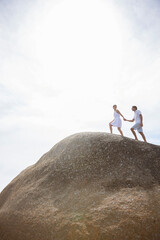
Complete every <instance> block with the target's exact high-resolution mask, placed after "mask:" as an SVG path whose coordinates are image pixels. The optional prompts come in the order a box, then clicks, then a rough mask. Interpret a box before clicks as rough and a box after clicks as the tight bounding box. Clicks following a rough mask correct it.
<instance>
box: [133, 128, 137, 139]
mask: <svg viewBox="0 0 160 240" xmlns="http://www.w3.org/2000/svg"><path fill="white" fill-rule="evenodd" d="M131 131H132V133H133V135H134V137H135V140H138V138H137V135H136V133H135V131H134V129H133V128H131Z"/></svg>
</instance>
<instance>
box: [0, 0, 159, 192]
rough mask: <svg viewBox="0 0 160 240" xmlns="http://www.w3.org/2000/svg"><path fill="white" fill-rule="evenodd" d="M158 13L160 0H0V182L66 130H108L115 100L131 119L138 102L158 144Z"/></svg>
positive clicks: (151, 139)
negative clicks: (133, 108) (132, 109)
mask: <svg viewBox="0 0 160 240" xmlns="http://www.w3.org/2000/svg"><path fill="white" fill-rule="evenodd" d="M159 12H160V3H159V1H155V0H143V1H138V0H130V1H127V0H121V1H118V0H113V1H111V0H81V1H80V0H63V1H62V0H60V1H59V0H55V1H53V0H48V1H45V0H32V1H29V0H27V1H21V0H19V1H18V0H10V1H0V109H1V111H0V152H1V160H0V180H1V181H0V182H1V185H0V190H2V189H3V188H4V187H5V186H6V185H7V184H8V183H9V182H10V181H11V180H12V179H13V178H14V177H15V176H16V175H17V174H18V173H19V172H20V171H22V170H23V169H24V168H26V167H27V166H29V165H31V164H34V163H35V162H36V161H37V160H38V159H39V158H40V157H41V155H42V154H43V153H45V152H46V151H48V150H49V149H50V148H51V147H52V146H53V145H54V144H55V143H56V142H57V141H59V140H61V139H63V138H64V137H66V136H68V135H70V134H73V133H76V132H82V131H106V132H109V128H108V122H109V121H111V120H112V119H113V109H112V105H113V104H117V105H118V108H119V110H120V111H121V112H122V113H123V114H124V115H125V116H126V117H127V118H132V117H133V113H132V111H131V106H132V105H137V106H138V108H139V109H140V110H141V111H142V113H143V116H144V132H145V134H146V137H147V139H148V141H149V142H151V143H153V144H160V126H159V122H160V113H159V103H160V97H159V87H160V83H159V82H160V81H159V79H160V67H159V66H160V40H159V39H160V31H159V26H160V15H159ZM130 127H131V123H126V122H125V123H123V131H124V134H125V136H127V137H132V135H131V133H130V130H129V129H130ZM114 132H115V133H118V132H117V131H116V130H114Z"/></svg>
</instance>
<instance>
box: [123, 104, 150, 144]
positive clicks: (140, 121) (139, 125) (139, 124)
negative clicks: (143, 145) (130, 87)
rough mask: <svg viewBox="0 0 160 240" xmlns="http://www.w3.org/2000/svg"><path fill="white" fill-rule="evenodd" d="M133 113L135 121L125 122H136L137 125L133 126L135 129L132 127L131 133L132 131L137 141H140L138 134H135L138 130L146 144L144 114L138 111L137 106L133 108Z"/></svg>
mask: <svg viewBox="0 0 160 240" xmlns="http://www.w3.org/2000/svg"><path fill="white" fill-rule="evenodd" d="M132 111H133V112H134V117H133V119H132V120H127V119H124V120H125V121H128V122H134V121H135V124H134V125H133V127H131V131H132V133H133V135H134V137H135V140H138V138H137V135H136V132H135V130H137V131H138V132H139V133H140V134H141V136H142V138H143V140H144V142H146V138H145V135H144V133H143V129H142V127H143V117H142V113H141V111H139V110H137V107H136V106H133V107H132Z"/></svg>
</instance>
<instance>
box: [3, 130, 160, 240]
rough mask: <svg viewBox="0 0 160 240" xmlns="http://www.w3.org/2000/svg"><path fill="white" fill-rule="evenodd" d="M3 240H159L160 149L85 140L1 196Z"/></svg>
mask: <svg viewBox="0 0 160 240" xmlns="http://www.w3.org/2000/svg"><path fill="white" fill-rule="evenodd" d="M0 239H1V240H159V239H160V147H159V146H156V145H152V144H148V143H144V142H138V141H134V140H131V139H129V138H125V137H121V136H118V135H111V134H107V133H80V134H75V135H72V136H70V137H68V138H66V139H64V140H62V141H61V142H59V143H58V144H56V145H55V146H54V147H53V148H52V149H51V150H50V151H49V152H47V153H46V154H44V155H43V156H42V157H41V159H40V160H39V161H38V162H37V163H36V164H34V165H33V166H30V167H28V168H27V169H25V170H24V171H23V172H21V173H20V174H19V175H18V176H17V177H16V178H15V179H14V180H13V181H12V182H11V183H10V184H9V185H8V186H7V187H6V188H5V189H4V190H3V191H2V192H1V194H0Z"/></svg>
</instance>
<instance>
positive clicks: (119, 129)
mask: <svg viewBox="0 0 160 240" xmlns="http://www.w3.org/2000/svg"><path fill="white" fill-rule="evenodd" d="M117 129H118V131H119V132H120V134H121V135H122V136H123V132H122V130H121V128H120V127H118V128H117Z"/></svg>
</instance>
